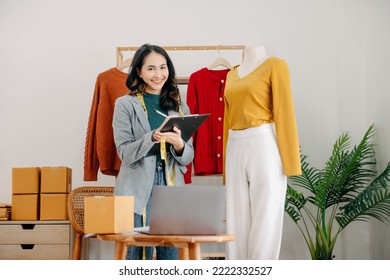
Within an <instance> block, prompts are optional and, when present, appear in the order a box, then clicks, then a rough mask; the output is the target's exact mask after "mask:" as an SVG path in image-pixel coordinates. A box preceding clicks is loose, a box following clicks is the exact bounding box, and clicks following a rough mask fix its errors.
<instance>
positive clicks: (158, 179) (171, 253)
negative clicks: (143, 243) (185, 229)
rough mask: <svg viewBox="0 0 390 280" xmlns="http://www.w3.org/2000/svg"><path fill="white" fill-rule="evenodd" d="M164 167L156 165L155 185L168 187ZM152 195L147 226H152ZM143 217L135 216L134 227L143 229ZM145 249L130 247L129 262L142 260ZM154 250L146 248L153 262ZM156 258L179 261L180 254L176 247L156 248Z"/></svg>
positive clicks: (147, 255) (149, 201)
mask: <svg viewBox="0 0 390 280" xmlns="http://www.w3.org/2000/svg"><path fill="white" fill-rule="evenodd" d="M164 173H165V172H164V165H163V164H162V163H161V162H157V164H156V173H155V175H154V185H166V182H165V175H164ZM151 201H152V195H150V197H149V200H148V202H147V204H146V226H149V224H150V207H151ZM142 226H144V225H143V217H142V215H139V214H134V227H142ZM143 248H144V247H128V248H127V256H126V259H128V260H142V254H143ZM153 248H154V247H145V253H146V256H145V258H146V259H147V260H151V259H152V258H153ZM156 258H157V259H158V260H177V259H178V252H177V248H176V247H156Z"/></svg>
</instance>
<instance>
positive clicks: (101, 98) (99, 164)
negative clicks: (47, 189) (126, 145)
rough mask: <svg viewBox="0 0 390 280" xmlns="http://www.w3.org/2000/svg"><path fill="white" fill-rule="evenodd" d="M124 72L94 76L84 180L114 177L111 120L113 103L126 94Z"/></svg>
mask: <svg viewBox="0 0 390 280" xmlns="http://www.w3.org/2000/svg"><path fill="white" fill-rule="evenodd" d="M126 79H127V73H124V72H122V71H120V70H118V69H117V68H111V69H109V70H107V71H105V72H103V73H100V74H99V75H98V76H97V80H96V84H95V91H94V94H93V100H92V106H91V111H90V115H89V121H88V128H87V138H86V142H85V152H84V181H97V173H98V170H99V168H100V171H101V172H102V173H103V174H105V175H112V176H117V175H118V172H119V168H120V165H121V160H120V159H119V157H118V155H117V151H116V146H115V142H114V133H113V130H112V118H113V113H114V104H115V100H116V99H117V98H118V97H120V96H122V95H125V94H127V93H128V92H129V89H128V88H127V87H126Z"/></svg>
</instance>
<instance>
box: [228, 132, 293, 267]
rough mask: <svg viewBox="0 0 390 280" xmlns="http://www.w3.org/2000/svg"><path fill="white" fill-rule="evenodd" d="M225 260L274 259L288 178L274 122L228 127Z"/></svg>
mask: <svg viewBox="0 0 390 280" xmlns="http://www.w3.org/2000/svg"><path fill="white" fill-rule="evenodd" d="M225 176H226V187H227V201H226V206H227V209H226V219H227V232H228V233H231V234H234V235H235V241H232V242H227V244H226V259H228V260H229V259H230V260H276V259H278V258H279V252H280V246H281V240H282V229H283V215H284V202H285V197H286V189H287V178H286V176H285V175H284V174H283V169H282V163H281V159H280V154H279V149H278V146H277V143H276V137H275V130H274V125H273V124H264V125H261V126H258V127H254V128H249V129H245V130H239V131H237V130H230V131H229V137H228V142H227V147H226V173H225Z"/></svg>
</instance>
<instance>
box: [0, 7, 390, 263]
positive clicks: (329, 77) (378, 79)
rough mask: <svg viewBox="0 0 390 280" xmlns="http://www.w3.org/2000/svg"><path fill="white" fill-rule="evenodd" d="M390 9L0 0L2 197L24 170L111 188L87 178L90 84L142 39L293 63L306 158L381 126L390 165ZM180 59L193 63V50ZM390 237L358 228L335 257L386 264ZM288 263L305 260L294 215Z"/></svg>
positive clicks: (380, 151)
mask: <svg viewBox="0 0 390 280" xmlns="http://www.w3.org/2000/svg"><path fill="white" fill-rule="evenodd" d="M389 12H390V2H389V1H386V0H370V1H369V0H360V1H357V0H342V1H337V0H314V1H313V0H312V1H310V0H295V1H289V0H273V1H266V0H240V1H223V0H215V1H211V0H197V1H183V0H167V1H159V0H150V1H141V0H139V1H130V0H127V1H125V0H111V1H104V0H95V1H87V0H67V1H50V0H36V1H28V0H0V38H1V39H0V131H1V137H0V201H1V202H6V203H10V202H11V169H12V167H17V166H57V165H66V166H69V167H71V168H72V169H73V187H74V188H75V187H78V186H81V185H91V184H98V185H105V184H113V182H114V180H113V178H112V177H108V176H104V175H100V177H99V181H98V182H84V181H83V161H84V144H85V133H86V127H87V122H88V117H89V110H90V106H91V101H92V95H93V90H94V85H95V79H96V76H97V75H98V74H99V73H100V72H103V71H105V70H107V69H108V68H111V67H114V66H115V48H116V47H117V46H138V45H141V44H143V43H145V42H148V43H153V44H158V45H162V46H167V45H233V44H238V45H241V44H244V45H248V46H250V45H264V46H266V49H267V51H268V54H269V55H271V56H278V57H282V58H284V59H286V61H287V62H288V64H289V67H290V72H291V82H292V89H293V93H294V101H295V107H296V112H297V121H298V126H299V134H300V142H301V145H302V147H303V150H304V152H305V154H308V155H309V156H310V160H311V162H312V163H313V164H314V165H317V166H318V167H322V164H323V161H324V160H325V159H326V158H327V157H328V155H329V153H330V150H331V148H332V145H333V143H334V141H335V140H336V138H337V137H338V136H339V134H340V133H341V132H343V131H349V132H350V133H351V135H352V137H353V138H354V139H356V141H358V140H360V137H361V136H362V134H363V133H364V132H365V130H366V129H367V128H368V126H369V124H371V123H375V124H376V127H377V130H378V133H377V142H378V146H377V155H378V161H379V166H380V167H381V168H382V169H383V167H384V165H385V164H386V163H387V162H388V161H389V160H390V150H389V149H388V147H387V146H388V143H389V141H390V128H389V126H388V125H387V123H386V121H387V120H388V119H389V115H390V113H389V110H388V108H387V105H388V104H390V100H389V99H390V97H389V85H388V79H389V77H388V73H389V72H388V65H389V63H390V55H389V53H388V50H389V49H390V36H389V28H388V26H390V17H389ZM210 62H211V61H210V60H207V61H205V64H209V63H210ZM175 64H176V65H177V68H179V69H180V67H182V65H186V67H189V68H191V67H192V65H193V67H194V68H193V69H192V70H193V71H195V70H197V69H198V68H197V65H196V61H194V60H193V59H191V56H185V57H184V58H183V59H180V61H175ZM202 66H206V65H202ZM178 74H180V73H178ZM182 93H183V94H185V92H182ZM389 233H390V229H389V227H388V226H385V225H383V224H380V223H377V222H372V223H363V224H356V225H354V226H353V227H351V228H350V229H349V230H348V231H347V232H345V233H344V234H343V235H342V237H341V239H340V240H339V241H338V242H339V243H338V244H337V246H336V257H337V258H338V259H390V234H389ZM95 246H98V245H95ZM92 251H93V252H98V253H96V254H95V255H93V256H92V258H101V255H102V254H101V252H100V251H99V249H94V248H92ZM103 255H104V254H103ZM110 256H111V254H110ZM104 257H105V256H104ZM104 257H103V258H104ZM281 258H283V259H308V258H309V255H308V253H307V250H306V247H305V245H304V243H303V240H302V237H301V236H300V233H299V232H298V230H297V228H296V227H295V225H294V224H292V222H291V221H290V220H288V219H286V220H285V233H284V236H283V247H282V252H281Z"/></svg>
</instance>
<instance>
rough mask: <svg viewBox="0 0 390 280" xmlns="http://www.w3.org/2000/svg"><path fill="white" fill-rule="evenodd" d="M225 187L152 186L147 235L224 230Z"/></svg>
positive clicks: (202, 232) (220, 231)
mask: <svg viewBox="0 0 390 280" xmlns="http://www.w3.org/2000/svg"><path fill="white" fill-rule="evenodd" d="M225 205H226V187H222V186H198V185H186V186H175V187H168V186H155V187H153V191H152V207H151V212H150V227H149V230H148V231H143V232H144V233H149V234H191V235H200V234H202V235H212V234H221V233H226V215H225V214H226V211H225V210H226V207H225Z"/></svg>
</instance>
